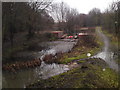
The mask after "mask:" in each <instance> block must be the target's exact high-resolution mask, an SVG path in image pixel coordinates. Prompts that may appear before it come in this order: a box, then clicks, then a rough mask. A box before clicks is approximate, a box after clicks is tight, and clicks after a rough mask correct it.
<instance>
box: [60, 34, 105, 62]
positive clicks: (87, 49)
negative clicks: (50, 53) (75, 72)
mask: <svg viewBox="0 0 120 90" xmlns="http://www.w3.org/2000/svg"><path fill="white" fill-rule="evenodd" d="M83 38H84V39H86V40H87V42H86V41H85V40H83V41H82V40H81V39H80V40H79V41H78V44H77V46H75V48H73V50H72V51H71V52H69V53H65V54H64V55H63V56H62V57H61V58H58V61H59V63H63V64H67V63H69V62H71V61H73V60H78V59H85V58H88V56H87V53H90V54H91V56H93V55H95V54H97V53H98V52H99V51H100V50H101V48H102V46H103V43H102V42H101V41H100V40H99V38H98V36H95V37H94V36H90V37H87V38H86V37H83ZM88 38H96V39H93V40H91V39H90V41H89V39H88Z"/></svg>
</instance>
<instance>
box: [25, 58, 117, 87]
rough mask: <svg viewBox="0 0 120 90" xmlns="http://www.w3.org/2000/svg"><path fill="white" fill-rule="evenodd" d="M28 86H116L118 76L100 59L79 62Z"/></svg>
mask: <svg viewBox="0 0 120 90" xmlns="http://www.w3.org/2000/svg"><path fill="white" fill-rule="evenodd" d="M91 61H92V62H91ZM27 87H29V88H117V87H118V76H117V74H116V72H114V71H113V70H111V69H110V68H108V66H107V65H106V63H105V62H104V61H103V60H100V59H90V60H86V61H85V62H80V64H79V67H77V68H74V69H72V70H70V71H68V72H65V73H62V74H60V75H57V76H53V77H51V78H49V79H46V80H38V81H37V82H35V83H34V84H30V85H29V86H27Z"/></svg>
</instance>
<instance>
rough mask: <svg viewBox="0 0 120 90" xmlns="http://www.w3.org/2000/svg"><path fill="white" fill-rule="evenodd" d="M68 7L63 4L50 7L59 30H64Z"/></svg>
mask: <svg viewBox="0 0 120 90" xmlns="http://www.w3.org/2000/svg"><path fill="white" fill-rule="evenodd" d="M69 9H70V8H69V6H68V5H67V4H66V3H64V2H61V3H54V4H53V5H52V12H51V15H52V16H53V18H54V20H55V21H56V22H57V23H58V27H59V30H65V22H66V19H67V12H68V11H69Z"/></svg>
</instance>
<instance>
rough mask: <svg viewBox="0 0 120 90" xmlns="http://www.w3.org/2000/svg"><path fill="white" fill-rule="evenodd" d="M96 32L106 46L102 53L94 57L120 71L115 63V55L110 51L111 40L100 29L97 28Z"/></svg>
mask: <svg viewBox="0 0 120 90" xmlns="http://www.w3.org/2000/svg"><path fill="white" fill-rule="evenodd" d="M96 31H97V34H98V35H99V37H100V38H101V40H102V41H103V42H104V46H103V49H102V52H100V53H98V54H97V55H95V56H94V57H95V58H102V59H103V60H105V62H106V63H107V64H108V65H109V66H110V68H112V69H114V70H116V71H118V64H116V63H115V61H114V58H113V54H114V53H113V52H112V51H111V50H110V42H109V38H108V37H107V36H106V35H105V34H103V32H102V31H101V28H100V27H99V28H97V30H96Z"/></svg>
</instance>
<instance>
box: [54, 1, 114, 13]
mask: <svg viewBox="0 0 120 90" xmlns="http://www.w3.org/2000/svg"><path fill="white" fill-rule="evenodd" d="M55 1H63V2H66V3H67V4H68V5H69V6H70V7H71V8H76V9H77V10H78V11H79V13H85V14H88V12H89V11H90V10H91V9H93V8H95V7H96V8H99V9H100V10H101V11H102V12H103V11H104V10H105V9H106V8H107V7H108V6H109V5H110V4H111V3H112V2H113V1H116V0H55Z"/></svg>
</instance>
